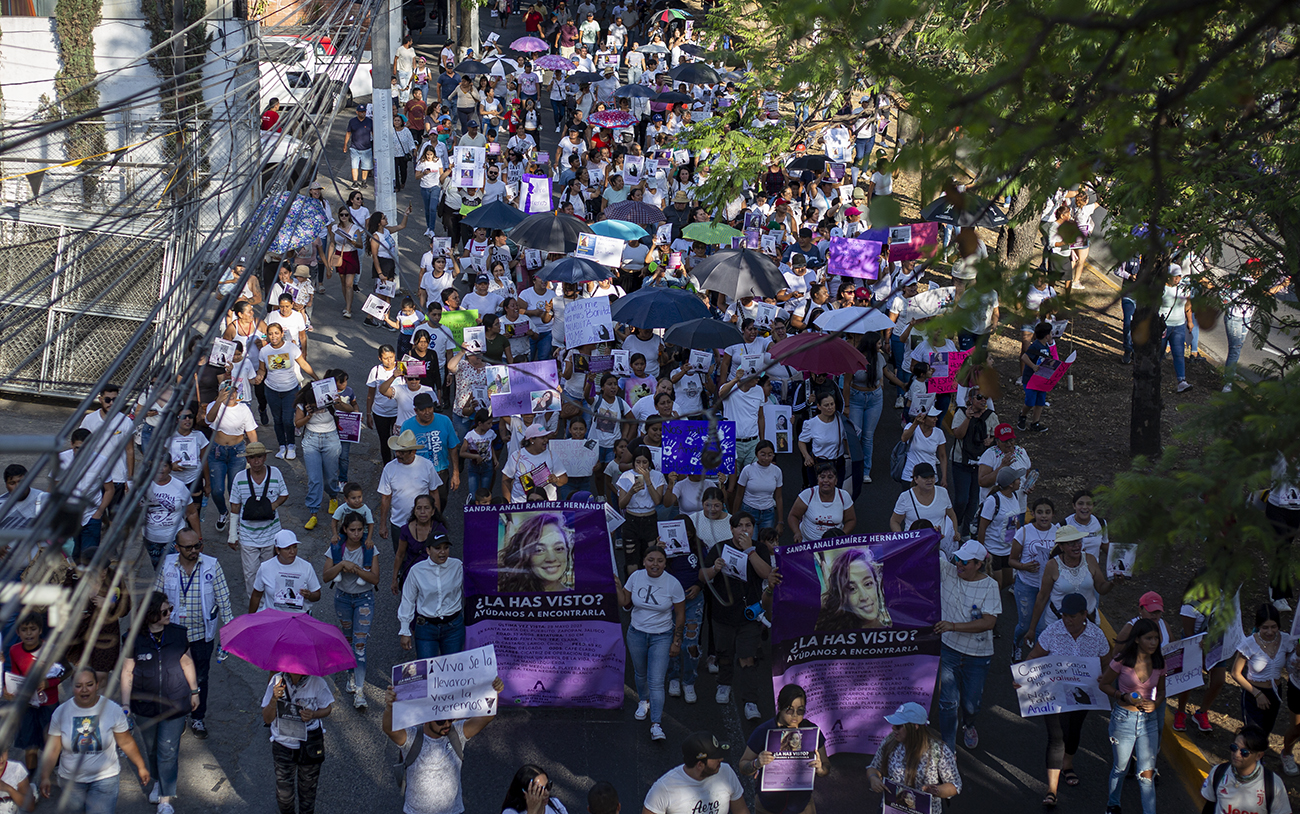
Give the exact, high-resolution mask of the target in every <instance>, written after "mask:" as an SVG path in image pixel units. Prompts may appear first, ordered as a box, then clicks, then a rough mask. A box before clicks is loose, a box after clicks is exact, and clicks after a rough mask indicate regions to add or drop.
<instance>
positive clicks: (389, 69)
mask: <svg viewBox="0 0 1300 814" xmlns="http://www.w3.org/2000/svg"><path fill="white" fill-rule="evenodd" d="M398 2H401V0H398ZM392 4H393V0H379V2H378V3H377V4H375V21H374V24H373V25H372V26H370V66H371V70H370V75H371V76H372V77H373V78H374V85H375V90H374V93H373V94H372V95H371V97H370V98H371V101H372V102H373V105H372V107H373V108H374V122H375V145H374V147H375V149H374V156H375V211H376V212H383V213H384V214H385V215H387V216H388V222H389V223H392V224H396V223H397V191H396V189H395V188H394V186H393V185H394V182H395V179H394V173H393V170H394V169H395V168H394V167H393V48H392V39H391V36H390V34H389V26H390V25H391V23H390V22H389V19H390V16H391V14H392Z"/></svg>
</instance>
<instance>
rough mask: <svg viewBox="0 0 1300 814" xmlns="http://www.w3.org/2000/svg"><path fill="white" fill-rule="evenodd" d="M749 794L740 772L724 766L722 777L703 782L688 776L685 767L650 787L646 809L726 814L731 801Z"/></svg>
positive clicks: (669, 813) (680, 813) (658, 813)
mask: <svg viewBox="0 0 1300 814" xmlns="http://www.w3.org/2000/svg"><path fill="white" fill-rule="evenodd" d="M744 794H745V789H744V788H743V787H742V786H741V785H740V778H738V777H736V770H735V769H733V768H731V766H730V764H727V763H723V764H722V766H721V767H720V768H719V769H718V773H717V774H715V775H713V776H711V777H706V778H705V779H703V780H695V779H693V778H692V777H691V776H690V775H688V774H686V767H685V766H677V767H675V768H672V769H669V770H668V772H666V773H665V774H664V775H663V776H662V777H660V778H659V779H658V780H656V781H655V784H654V785H653V786H651V787H650V792H649V793H648V794H646V796H645V809H646V810H647V811H649V812H651V814H696V812H705V814H724V812H727V811H730V810H731V801H732V800H739V799H740V798H741V797H743V796H744Z"/></svg>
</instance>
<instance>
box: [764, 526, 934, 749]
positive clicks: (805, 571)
mask: <svg viewBox="0 0 1300 814" xmlns="http://www.w3.org/2000/svg"><path fill="white" fill-rule="evenodd" d="M938 557H939V535H938V534H937V533H936V532H934V531H914V532H900V533H897V534H868V535H858V536H853V537H837V538H835V539H830V540H813V541H808V542H803V543H796V544H793V545H785V546H780V547H778V548H777V565H778V566H779V567H780V569H781V575H782V580H781V585H780V587H779V588H777V590H776V595H775V598H774V602H775V607H774V608H773V610H772V685H773V687H774V689H775V691H776V692H778V693H779V692H780V691H781V688H782V687H784V686H785V685H786V684H798V685H799V686H801V687H803V688H804V690H806V691H807V693H808V712H809V715H808V719H807V723H811V724H816V725H817V726H819V727H820V728H821V731H822V734H823V736H824V737H825V738H826V749H827V752H828V753H829V754H835V753H836V752H858V753H861V754H874V753H875V752H876V750H877V749H879V748H880V744H881V742H883V741H884V739H885V736H887V735H888V734H889V724H888V723H887V722H886V721H885V719H884V716H885V715H887V714H889V713H891V712H893V711H894V710H895V709H897V708H898V705H899V704H902V703H905V702H907V701H915V702H917V703H918V704H920V705H921V706H923V707H925V708H926V709H929V708H930V700H931V697H932V696H933V694H934V687H935V679H936V678H937V676H938V672H939V636H938V635H936V634H935V633H934V625H935V623H936V622H938V621H939V612H940V609H939V560H938ZM850 586H857V588H856V590H853V589H851V588H850ZM864 586H865V587H866V590H865V591H863V587H864Z"/></svg>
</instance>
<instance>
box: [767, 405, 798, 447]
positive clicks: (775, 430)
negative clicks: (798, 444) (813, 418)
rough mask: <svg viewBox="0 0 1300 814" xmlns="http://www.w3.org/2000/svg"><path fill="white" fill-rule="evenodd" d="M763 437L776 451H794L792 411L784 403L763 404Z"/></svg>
mask: <svg viewBox="0 0 1300 814" xmlns="http://www.w3.org/2000/svg"><path fill="white" fill-rule="evenodd" d="M762 409H763V438H764V440H767V441H771V442H772V446H773V447H775V448H776V452H777V453H782V452H792V451H794V436H793V428H794V411H793V410H792V409H791V408H790V407H789V406H788V405H785V404H764V405H763V407H762Z"/></svg>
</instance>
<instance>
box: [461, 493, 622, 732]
mask: <svg viewBox="0 0 1300 814" xmlns="http://www.w3.org/2000/svg"><path fill="white" fill-rule="evenodd" d="M465 624H466V640H467V641H466V646H467V647H470V648H473V647H482V646H483V645H488V644H490V645H493V646H494V647H495V648H496V658H497V665H498V672H499V674H500V676H501V680H502V681H503V682H505V685H506V688H505V691H504V692H502V693H501V695H500V698H501V701H500V703H501V705H503V706H504V705H506V704H519V705H520V706H527V707H599V708H605V709H613V708H616V707H618V706H620V705H621V704H622V703H623V652H624V651H623V631H622V626H621V624H620V620H619V613H618V597H617V595H616V593H615V590H614V570H613V563H612V562H611V559H610V548H609V532H608V531H606V526H605V510H604V509H603V508H602V507H601V506H600V505H598V504H589V503H527V504H513V505H500V506H466V507H465Z"/></svg>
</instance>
